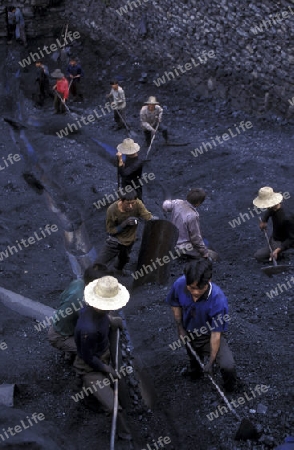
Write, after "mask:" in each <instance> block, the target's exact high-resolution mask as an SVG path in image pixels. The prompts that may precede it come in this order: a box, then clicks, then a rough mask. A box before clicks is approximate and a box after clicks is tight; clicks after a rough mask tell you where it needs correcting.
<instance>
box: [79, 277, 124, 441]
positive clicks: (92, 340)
mask: <svg viewBox="0 0 294 450" xmlns="http://www.w3.org/2000/svg"><path fill="white" fill-rule="evenodd" d="M129 298H130V295H129V292H128V290H127V289H126V288H125V286H123V285H122V284H120V283H118V280H117V279H116V278H114V277H111V276H105V277H102V278H99V279H97V280H95V281H93V282H92V283H90V284H88V286H86V288H85V292H84V299H85V303H86V306H85V308H84V309H82V310H81V312H80V315H79V318H78V321H77V325H76V329H75V342H76V346H77V357H76V359H75V362H74V368H75V370H76V373H77V374H78V375H79V376H81V377H82V380H83V390H84V391H85V393H86V395H89V393H90V394H93V396H94V397H95V398H96V399H97V400H98V402H99V403H100V404H101V406H102V407H103V409H104V411H105V412H106V413H108V414H109V413H112V412H113V403H114V402H113V400H114V393H113V388H112V382H113V381H114V380H115V379H119V384H120V381H123V378H122V375H126V374H127V373H126V372H125V367H123V366H122V367H120V368H117V369H116V370H115V369H114V367H115V356H116V355H115V351H113V350H112V347H113V346H112V345H111V341H113V334H114V335H115V334H116V330H117V328H120V329H122V328H123V325H122V319H121V317H119V316H117V317H114V316H113V315H110V314H109V311H117V310H118V309H121V308H122V307H123V306H125V305H126V304H127V303H128V301H129ZM112 314H113V313H112ZM119 352H120V353H121V351H120V350H119ZM119 356H120V355H119ZM119 359H120V357H119ZM118 392H119V394H120V392H121V389H120V387H119V388H118ZM123 406H124V405H123V399H122V398H120V397H119V408H118V432H119V436H120V437H130V434H129V429H128V427H127V425H126V421H125V417H124V412H123V411H122V407H123ZM122 434H123V435H122ZM125 435H127V436H125Z"/></svg>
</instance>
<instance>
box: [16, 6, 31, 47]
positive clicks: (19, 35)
mask: <svg viewBox="0 0 294 450" xmlns="http://www.w3.org/2000/svg"><path fill="white" fill-rule="evenodd" d="M12 11H13V12H14V14H15V38H16V40H17V41H21V42H22V43H23V45H24V46H25V47H27V46H28V44H27V38H26V33H25V21H24V18H23V15H22V12H21V10H20V9H19V8H18V7H17V8H15V7H13V10H12Z"/></svg>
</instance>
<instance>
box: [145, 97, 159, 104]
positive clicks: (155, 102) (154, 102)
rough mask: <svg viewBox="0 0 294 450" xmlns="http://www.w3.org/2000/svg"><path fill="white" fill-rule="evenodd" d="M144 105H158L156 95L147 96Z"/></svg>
mask: <svg viewBox="0 0 294 450" xmlns="http://www.w3.org/2000/svg"><path fill="white" fill-rule="evenodd" d="M145 105H159V103H158V101H157V100H156V97H152V96H151V97H149V98H148V100H147V102H145Z"/></svg>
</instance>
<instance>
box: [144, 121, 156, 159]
mask: <svg viewBox="0 0 294 450" xmlns="http://www.w3.org/2000/svg"><path fill="white" fill-rule="evenodd" d="M158 127H159V122H158V124H157V125H156V128H155V133H154V134H153V136H152V139H151V142H150V145H149V147H148V150H147V153H146V159H145V161H150V160H149V159H148V155H149V152H150V150H151V147H152V144H153V141H154V138H155V136H156V133H157V130H158Z"/></svg>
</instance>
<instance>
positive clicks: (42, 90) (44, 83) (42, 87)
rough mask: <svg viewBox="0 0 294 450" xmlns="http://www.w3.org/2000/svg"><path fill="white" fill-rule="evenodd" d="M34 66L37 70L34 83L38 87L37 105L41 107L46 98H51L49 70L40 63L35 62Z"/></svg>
mask: <svg viewBox="0 0 294 450" xmlns="http://www.w3.org/2000/svg"><path fill="white" fill-rule="evenodd" d="M35 66H36V68H37V77H36V82H37V83H38V85H39V100H38V104H39V105H40V106H43V104H44V100H45V98H46V97H51V96H52V97H53V95H52V94H51V92H50V87H49V70H48V67H47V66H45V64H43V62H42V61H37V62H36V63H35Z"/></svg>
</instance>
